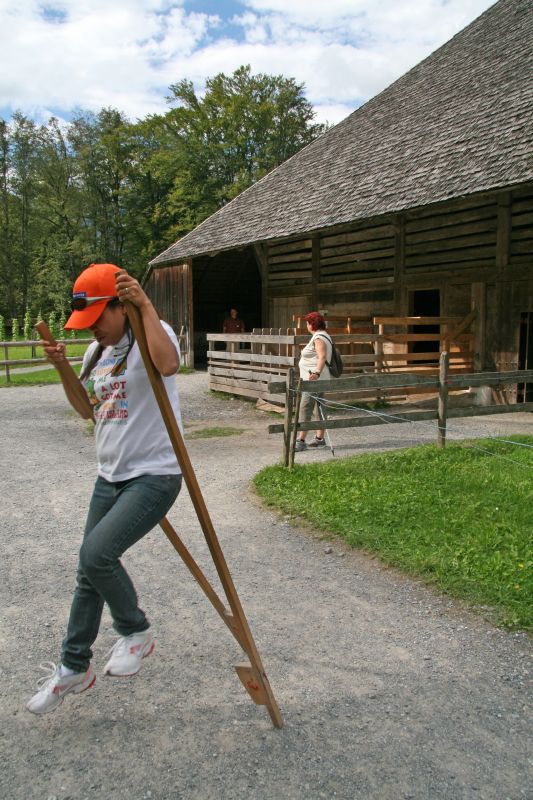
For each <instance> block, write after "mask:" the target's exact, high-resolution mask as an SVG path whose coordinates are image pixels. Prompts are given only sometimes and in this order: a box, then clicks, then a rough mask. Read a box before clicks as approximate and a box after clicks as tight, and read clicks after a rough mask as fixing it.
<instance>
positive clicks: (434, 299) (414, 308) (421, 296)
mask: <svg viewBox="0 0 533 800" xmlns="http://www.w3.org/2000/svg"><path fill="white" fill-rule="evenodd" d="M409 313H410V315H411V316H412V317H440V289H416V290H415V291H412V292H410V298H409ZM411 332H412V333H431V334H434V333H439V332H440V325H416V326H413V327H412V328H411ZM409 350H410V352H411V353H438V352H439V342H436V341H424V340H422V341H419V342H412V343H411V344H410V346H409ZM420 363H422V362H420Z"/></svg>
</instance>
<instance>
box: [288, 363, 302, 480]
mask: <svg viewBox="0 0 533 800" xmlns="http://www.w3.org/2000/svg"><path fill="white" fill-rule="evenodd" d="M293 396H294V392H293ZM301 402H302V379H301V378H298V384H297V386H296V404H295V406H294V421H293V424H292V435H291V447H290V455H289V469H292V468H293V467H294V453H295V451H296V436H297V434H298V419H299V417H300V403H301Z"/></svg>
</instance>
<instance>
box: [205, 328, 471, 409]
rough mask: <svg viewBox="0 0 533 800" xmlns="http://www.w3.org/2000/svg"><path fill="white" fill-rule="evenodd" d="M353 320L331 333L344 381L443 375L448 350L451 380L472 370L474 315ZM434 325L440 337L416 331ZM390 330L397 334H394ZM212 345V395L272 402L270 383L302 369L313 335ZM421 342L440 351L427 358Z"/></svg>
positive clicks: (212, 339) (214, 338)
mask: <svg viewBox="0 0 533 800" xmlns="http://www.w3.org/2000/svg"><path fill="white" fill-rule="evenodd" d="M348 319H349V321H350V322H349V325H346V324H344V325H343V326H342V327H340V328H339V327H333V326H328V328H327V331H328V333H330V334H331V335H332V337H333V339H334V340H335V344H336V346H337V348H338V350H339V352H340V353H341V355H342V359H343V362H344V373H343V374H344V376H349V375H358V374H360V373H372V374H375V373H378V374H381V373H401V372H406V371H409V372H419V373H422V374H425V375H438V372H439V357H440V354H441V352H443V351H444V350H446V351H447V352H449V359H450V360H449V370H450V374H456V373H461V372H469V371H472V369H473V352H474V335H473V334H472V333H469V332H468V328H469V327H470V326H471V324H472V322H473V320H474V314H473V313H472V314H469V315H468V316H467V317H464V318H461V317H374V318H373V319H372V320H353V318H348ZM430 324H431V325H434V326H435V327H437V328H438V332H436V333H417V332H416V329H417V327H418V328H419V327H421V326H427V325H430ZM347 327H349V329H350V332H347ZM391 327H394V330H390V329H391ZM398 328H399V329H400V331H398V330H397V329H398ZM207 341H208V351H207V358H208V371H209V387H210V389H215V390H218V391H222V392H229V393H231V394H237V395H242V396H244V397H256V398H262V399H264V400H268V401H272V399H273V398H272V395H269V393H268V383H269V381H271V380H279V378H280V377H281V378H283V379H284V377H285V376H286V374H287V371H288V370H289V369H290V368H291V367H294V368H296V367H297V365H298V361H299V358H300V351H301V349H302V348H303V347H304V346H305V345H306V344H307V342H308V341H309V332H308V331H307V329H305V330H304V329H303V328H259V329H257V328H256V329H254V331H253V332H252V333H246V334H241V333H233V334H227V333H226V334H224V333H208V334H207ZM421 342H423V343H428V344H429V346H431V345H432V344H433V343H434V346H435V350H429V349H427V348H425V349H424V350H423V351H422V352H413V347H416V346H420V343H421ZM430 343H431V344H430ZM217 348H218V349H217ZM221 348H223V349H221ZM417 391H418V390H417ZM421 391H423V390H421ZM428 391H434V390H433V389H431V390H429V389H428ZM409 392H411V393H412V392H413V390H408V391H407V393H409ZM393 396H395V395H394V392H393V391H388V392H384V393H383V394H382V395H381V398H382V399H383V398H385V397H386V398H392V397H393ZM402 396H405V392H402ZM274 401H275V402H282V401H283V397H280V396H278V397H275V398H274Z"/></svg>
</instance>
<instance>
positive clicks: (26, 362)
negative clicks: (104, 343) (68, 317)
mask: <svg viewBox="0 0 533 800" xmlns="http://www.w3.org/2000/svg"><path fill="white" fill-rule="evenodd" d="M176 337H177V339H178V342H179V344H180V351H181V355H182V357H185V356H186V354H187V352H188V342H189V338H188V334H187V332H186V331H185V328H184V327H182V328H181V332H180V333H179V334H178V333H177V334H176ZM40 341H41V340H40V339H28V340H26V341H20V342H13V341H6V342H0V348H3V351H4V358H3V359H0V369H1V368H2V367H4V368H5V371H6V382H7V383H10V382H11V375H10V369H11V367H32V366H38V365H39V364H43V365H44V364H48V366H50V368H51V367H52V366H53V365H52V364H50V362H49V361H47V360H46V358H44V357H41V358H38V357H37V356H36V355H35V351H36V348H37V347H38V346H39V344H40ZM56 341H57V342H58V343H59V344H64V345H67V346H68V345H71V346H72V345H89V344H91V343H92V342H94V339H93V338H92V337H91V338H88V339H57V340H56ZM17 347H18V348H20V347H26V348H28V347H29V348H31V353H32V357H31V358H9V350H10V348H17ZM67 361H68V362H69V363H70V364H78V363H79V362H80V361H83V355H81V356H67Z"/></svg>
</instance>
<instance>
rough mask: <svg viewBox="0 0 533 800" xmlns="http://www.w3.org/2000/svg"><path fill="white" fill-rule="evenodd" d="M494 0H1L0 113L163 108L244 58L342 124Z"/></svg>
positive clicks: (320, 116) (137, 114)
mask: <svg viewBox="0 0 533 800" xmlns="http://www.w3.org/2000/svg"><path fill="white" fill-rule="evenodd" d="M490 5H492V2H491V0H405V1H404V0H242V2H237V0H181V2H179V1H178V2H176V0H0V116H2V117H3V118H4V119H9V118H10V116H11V115H12V113H13V112H14V111H15V110H16V109H19V110H21V111H22V112H23V113H25V114H26V115H28V116H30V117H31V118H33V119H35V120H36V121H37V122H45V121H46V120H47V119H48V117H49V116H50V115H52V114H53V115H55V116H57V117H59V118H60V119H64V120H68V119H69V117H70V115H71V113H72V111H73V110H74V109H76V108H78V109H87V110H94V111H97V110H99V109H100V108H102V107H104V106H111V107H114V108H117V109H119V110H120V111H122V112H124V113H125V114H126V115H127V116H128V117H129V118H130V119H132V120H135V119H139V118H143V117H145V116H146V115H147V114H149V113H157V112H163V111H164V110H165V109H166V107H167V106H166V102H165V97H166V95H167V94H168V86H169V85H170V84H171V83H175V82H177V81H178V80H180V79H182V78H188V79H189V80H191V81H193V83H194V85H195V87H196V90H197V91H198V92H199V93H201V92H202V90H203V86H204V82H205V78H206V77H209V76H212V75H215V74H217V73H218V72H225V73H231V72H233V70H234V69H236V68H237V67H238V66H240V65H241V64H250V65H251V67H252V71H253V72H267V73H275V74H280V73H281V74H284V75H286V76H287V77H293V78H295V79H296V80H297V81H298V82H299V83H304V84H305V91H306V96H307V98H308V99H309V101H310V102H311V103H312V104H313V106H314V107H315V110H316V119H317V121H319V122H325V121H328V122H330V123H336V122H339V121H340V120H341V119H343V118H344V117H345V116H346V115H347V114H349V113H350V112H351V111H353V110H354V109H355V108H357V107H358V106H359V105H361V103H363V102H365V101H366V100H368V99H369V98H370V97H372V96H373V95H375V94H377V92H379V91H381V90H382V89H384V88H385V87H386V86H388V85H389V84H390V83H392V81H394V80H395V79H396V78H398V77H399V76H400V75H402V74H403V73H404V72H406V71H407V70H408V69H409V68H410V67H412V66H414V65H415V64H417V63H418V62H419V61H421V60H422V59H423V58H425V57H426V56H427V55H429V53H431V52H432V51H433V50H435V49H436V48H437V47H439V46H440V45H441V44H443V43H444V42H445V41H447V40H448V39H450V38H451V37H452V36H453V35H454V34H455V33H457V32H458V31H459V30H461V29H462V28H464V27H465V25H467V24H468V23H469V22H471V21H472V20H473V19H475V18H476V17H477V16H479V14H481V13H482V12H483V11H484V10H486V9H487V8H488V7H489V6H490Z"/></svg>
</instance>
